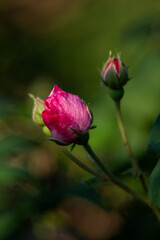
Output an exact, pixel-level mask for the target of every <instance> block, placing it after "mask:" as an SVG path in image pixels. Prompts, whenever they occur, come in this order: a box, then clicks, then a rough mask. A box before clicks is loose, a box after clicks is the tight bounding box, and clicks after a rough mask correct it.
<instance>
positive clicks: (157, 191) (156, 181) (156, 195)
mask: <svg viewBox="0 0 160 240" xmlns="http://www.w3.org/2000/svg"><path fill="white" fill-rule="evenodd" d="M149 200H150V201H151V202H152V203H153V205H154V206H155V207H158V208H160V160H159V161H158V163H157V165H156V166H155V168H154V169H153V171H152V173H151V176H150V178H149Z"/></svg>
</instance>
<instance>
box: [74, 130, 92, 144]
mask: <svg viewBox="0 0 160 240" xmlns="http://www.w3.org/2000/svg"><path fill="white" fill-rule="evenodd" d="M70 129H71V130H72V131H73V132H75V133H76V134H77V139H76V141H75V144H78V145H85V144H86V143H87V142H88V140H89V132H86V133H81V132H79V131H77V130H76V129H74V128H71V127H70Z"/></svg>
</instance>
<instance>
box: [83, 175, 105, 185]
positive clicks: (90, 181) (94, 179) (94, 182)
mask: <svg viewBox="0 0 160 240" xmlns="http://www.w3.org/2000/svg"><path fill="white" fill-rule="evenodd" d="M82 182H83V183H85V184H87V185H88V186H94V185H97V184H101V183H104V181H103V180H101V179H99V178H97V177H90V178H85V179H82Z"/></svg>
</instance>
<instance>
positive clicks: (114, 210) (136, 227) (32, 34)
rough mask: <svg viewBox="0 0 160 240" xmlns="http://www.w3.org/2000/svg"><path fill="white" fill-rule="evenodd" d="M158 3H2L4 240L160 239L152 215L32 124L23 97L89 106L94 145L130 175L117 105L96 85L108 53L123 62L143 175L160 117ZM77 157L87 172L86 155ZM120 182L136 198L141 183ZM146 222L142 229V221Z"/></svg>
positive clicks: (0, 197)
mask: <svg viewBox="0 0 160 240" xmlns="http://www.w3.org/2000/svg"><path fill="white" fill-rule="evenodd" d="M159 43H160V1H159V0H152V1H149V0H147V1H146V0H141V1H138V0H135V1H127V0H121V1H118V0H115V1H107V0H106V1H105V0H99V1H97V0H92V1H91V0H76V1H72V0H68V1H67V0H45V1H44V0H43V1H42V0H35V1H31V0H21V1H18V0H14V1H11V0H5V1H4V0H2V1H1V2H0V66H1V67H0V76H1V87H0V156H1V162H0V213H1V214H0V240H1V239H2V240H3V239H4V240H5V239H12V240H14V239H16V240H17V239H23V240H28V239H29V240H32V239H34V240H52V239H54V240H76V239H78V240H79V239H91V240H92V239H97V240H106V239H115V240H116V239H119V240H121V239H123V240H124V239H130V240H135V239H136V240H139V239H160V231H159V226H158V225H157V223H156V220H155V218H154V216H153V215H152V213H150V211H149V209H147V208H146V207H144V206H142V205H141V204H140V203H137V202H135V201H133V200H131V199H130V198H129V197H128V196H127V195H126V194H124V193H123V192H122V191H120V190H119V189H118V188H115V187H113V186H110V185H108V184H102V185H96V186H88V185H85V184H84V181H83V179H84V178H88V177H89V175H88V174H87V173H85V172H83V170H81V169H79V168H78V167H77V166H75V165H74V164H72V163H71V162H70V160H68V159H67V158H66V157H64V156H63V154H62V153H61V152H60V150H59V148H58V147H57V146H56V145H55V144H53V143H50V142H46V141H45V142H40V141H39V140H40V139H42V138H44V137H45V136H44V135H43V133H42V130H41V129H40V128H38V127H37V126H35V125H34V123H33V122H32V120H31V113H32V106H33V103H32V100H31V99H29V97H28V92H31V93H33V94H34V95H37V96H39V97H40V98H42V99H45V98H46V97H47V96H48V94H49V93H50V91H51V90H52V88H53V86H54V84H57V85H58V86H59V87H61V88H62V89H63V90H65V91H67V92H70V93H73V94H77V95H79V96H80V97H81V98H82V99H84V100H85V101H86V102H87V103H89V106H90V108H91V109H92V112H93V115H94V124H95V125H97V128H96V129H94V130H92V131H91V133H90V144H91V145H92V147H93V148H94V149H95V151H96V152H97V154H99V156H100V157H101V158H102V159H103V160H104V161H105V162H106V163H107V164H108V166H109V167H110V168H111V169H112V170H113V171H115V172H116V173H117V174H119V176H120V177H122V175H121V174H120V173H121V172H123V171H125V170H126V169H127V168H129V167H130V164H129V160H128V157H127V154H126V152H125V149H124V148H123V144H122V142H121V137H120V134H119V130H118V127H117V123H116V115H115V109H114V105H113V103H112V101H111V99H110V98H109V97H108V94H107V88H106V87H104V86H102V84H101V82H100V77H99V75H100V71H101V68H102V66H103V63H104V62H105V61H106V59H107V58H108V52H109V50H110V49H111V50H112V51H113V52H116V51H118V52H121V54H122V55H121V56H122V60H123V61H124V63H125V64H126V66H128V68H129V75H130V77H131V80H130V81H129V82H128V84H127V85H126V86H125V96H124V98H123V101H122V111H123V115H124V119H125V123H126V128H127V132H128V136H129V138H130V140H131V145H132V147H133V149H134V152H135V155H136V156H137V157H139V159H140V164H141V166H142V167H143V168H144V170H145V171H146V173H149V171H150V170H151V169H152V168H153V166H154V164H155V162H154V161H153V162H151V160H150V159H148V158H147V156H146V155H145V149H146V145H147V142H148V138H149V132H150V129H151V126H152V124H153V121H154V119H155V118H156V116H157V114H158V113H159V111H160V104H159V96H160V85H159V80H160V71H159V69H160V44H159ZM73 153H74V154H75V155H76V156H78V158H79V159H81V160H83V161H84V162H86V163H88V164H90V163H89V161H88V159H87V158H86V153H85V152H84V150H83V149H82V147H79V146H78V147H76V148H75V150H74V151H73ZM123 178H124V179H123V180H124V181H126V182H127V183H128V184H130V185H133V186H134V187H135V188H137V189H138V190H139V191H141V188H140V186H139V184H138V182H137V180H134V179H132V177H130V176H125V177H123ZM144 219H145V220H144Z"/></svg>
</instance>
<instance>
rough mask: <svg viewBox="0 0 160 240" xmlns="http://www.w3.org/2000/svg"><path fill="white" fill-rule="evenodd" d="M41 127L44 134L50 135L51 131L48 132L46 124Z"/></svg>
mask: <svg viewBox="0 0 160 240" xmlns="http://www.w3.org/2000/svg"><path fill="white" fill-rule="evenodd" d="M42 129H43V132H44V134H45V135H47V136H48V137H51V136H52V133H51V132H50V130H49V129H48V127H47V126H44V127H43V128H42Z"/></svg>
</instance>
